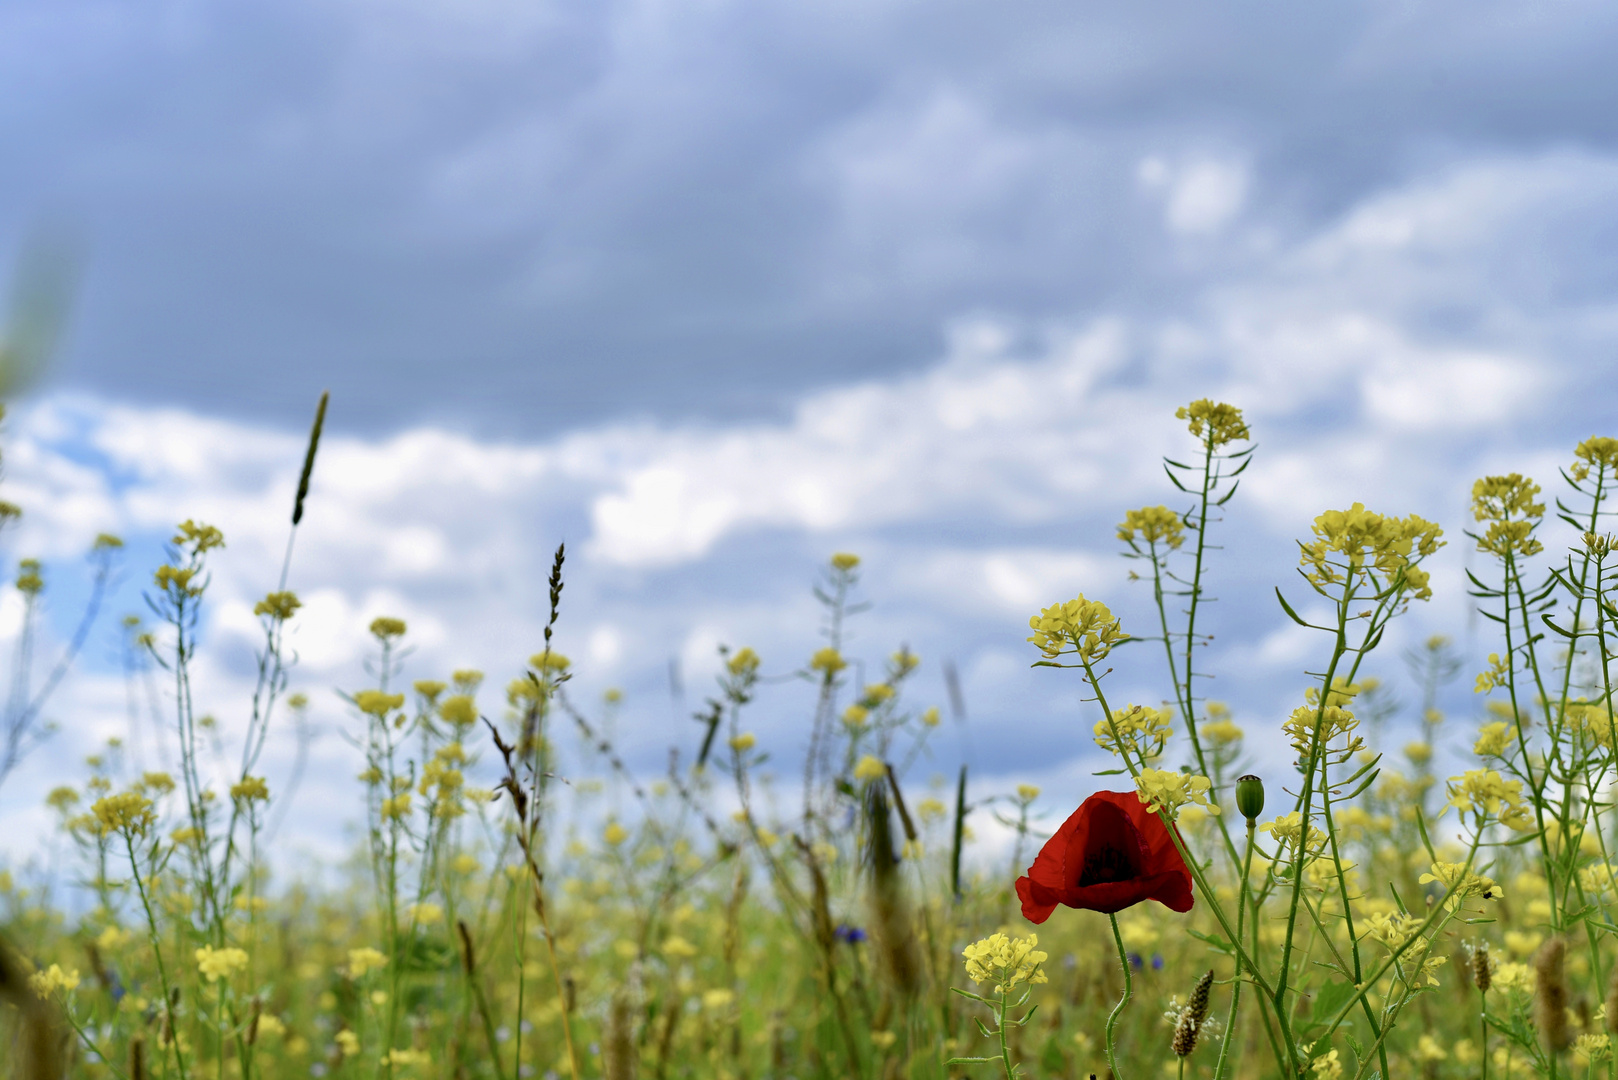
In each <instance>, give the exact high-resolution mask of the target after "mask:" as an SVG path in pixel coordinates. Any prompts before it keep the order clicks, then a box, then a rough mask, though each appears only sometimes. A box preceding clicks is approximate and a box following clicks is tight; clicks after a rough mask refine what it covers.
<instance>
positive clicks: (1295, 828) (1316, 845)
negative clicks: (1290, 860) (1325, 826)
mask: <svg viewBox="0 0 1618 1080" xmlns="http://www.w3.org/2000/svg"><path fill="white" fill-rule="evenodd" d="M1258 831H1259V832H1267V833H1269V834H1270V835H1271V836H1272V837H1274V838H1275V842H1276V844H1277V845H1278V846H1280V847H1283V848H1288V849H1290V850H1291V851H1293V852H1294V853H1296V852H1297V850H1298V842H1299V840H1300V839H1301V838H1302V836H1303V814H1302V813H1301V812H1299V811H1297V810H1294V811H1292V812H1291V813H1288V814H1282V815H1281V816H1280V817H1278V818H1276V819H1275V820H1274V821H1267V822H1265V823H1264V824H1263V825H1260V826H1259V827H1258ZM1325 847H1326V834H1325V833H1323V832H1321V831H1320V830H1319V829H1317V828H1315V827H1314V826H1313V825H1311V826H1309V839H1308V842H1307V843H1305V844H1304V850H1303V854H1304V858H1305V859H1313V858H1316V857H1317V856H1318V855H1319V854H1320V853H1321V851H1323V850H1324V849H1325Z"/></svg>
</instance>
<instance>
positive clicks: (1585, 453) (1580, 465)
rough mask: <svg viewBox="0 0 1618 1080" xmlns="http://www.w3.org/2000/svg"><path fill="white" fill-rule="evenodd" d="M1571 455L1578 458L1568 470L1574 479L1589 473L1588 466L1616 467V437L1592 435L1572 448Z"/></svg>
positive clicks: (1617, 458)
mask: <svg viewBox="0 0 1618 1080" xmlns="http://www.w3.org/2000/svg"><path fill="white" fill-rule="evenodd" d="M1573 456H1574V457H1575V458H1577V459H1578V460H1577V461H1576V462H1575V463H1574V465H1573V468H1572V469H1570V470H1569V472H1571V473H1572V474H1573V478H1574V479H1575V480H1583V479H1584V478H1585V477H1587V476H1589V475H1590V466H1592V465H1594V466H1595V467H1596V468H1597V469H1612V468H1615V467H1618V439H1613V438H1608V437H1607V436H1605V435H1592V436H1590V437H1589V438H1588V439H1585V440H1584V441H1583V442H1581V443H1580V444H1579V445H1578V446H1576V447H1574V449H1573Z"/></svg>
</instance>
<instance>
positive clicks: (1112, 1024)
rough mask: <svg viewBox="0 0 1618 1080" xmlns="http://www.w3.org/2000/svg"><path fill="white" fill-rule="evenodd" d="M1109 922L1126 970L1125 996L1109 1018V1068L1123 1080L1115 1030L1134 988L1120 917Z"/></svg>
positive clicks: (1108, 919)
mask: <svg viewBox="0 0 1618 1080" xmlns="http://www.w3.org/2000/svg"><path fill="white" fill-rule="evenodd" d="M1107 921H1108V922H1110V923H1112V940H1113V941H1114V942H1115V943H1116V944H1117V946H1118V963H1119V965H1120V966H1122V967H1123V969H1124V996H1123V997H1121V998H1119V999H1118V1004H1116V1005H1114V1006H1113V1007H1112V1013H1111V1014H1110V1015H1109V1016H1108V1017H1107V1068H1109V1069H1111V1070H1112V1075H1113V1080H1122V1074H1121V1073H1119V1072H1118V1060H1117V1057H1116V1056H1115V1055H1114V1053H1113V1030H1114V1029H1115V1028H1117V1026H1118V1018H1119V1017H1120V1016H1122V1015H1123V1012H1124V1006H1126V1005H1128V1004H1129V999H1130V997H1131V995H1132V993H1133V987H1132V986H1131V983H1130V978H1129V954H1128V953H1126V952H1124V936H1123V935H1122V934H1121V933H1119V932H1118V916H1117V915H1115V914H1111V913H1109V914H1108V915H1107Z"/></svg>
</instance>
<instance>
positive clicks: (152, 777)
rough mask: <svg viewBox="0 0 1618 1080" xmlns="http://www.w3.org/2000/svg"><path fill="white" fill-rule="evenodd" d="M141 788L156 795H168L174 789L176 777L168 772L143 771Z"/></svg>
mask: <svg viewBox="0 0 1618 1080" xmlns="http://www.w3.org/2000/svg"><path fill="white" fill-rule="evenodd" d="M140 788H141V790H143V791H149V792H151V793H152V794H154V795H167V794H168V793H169V792H171V791H173V790H174V777H172V776H170V775H169V774H168V773H166V772H149V773H142V774H141V778H140Z"/></svg>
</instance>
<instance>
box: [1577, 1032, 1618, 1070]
mask: <svg viewBox="0 0 1618 1080" xmlns="http://www.w3.org/2000/svg"><path fill="white" fill-rule="evenodd" d="M1573 1053H1574V1055H1575V1056H1576V1057H1577V1058H1578V1059H1579V1060H1580V1061H1581V1062H1583V1063H1584V1064H1585V1065H1594V1064H1596V1063H1598V1062H1602V1061H1606V1060H1607V1058H1608V1057H1609V1056H1610V1055H1611V1054H1612V1037H1611V1036H1610V1035H1608V1034H1607V1033H1606V1032H1604V1031H1603V1032H1600V1033H1599V1034H1585V1035H1580V1036H1579V1037H1578V1038H1577V1039H1575V1040H1574V1041H1573Z"/></svg>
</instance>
